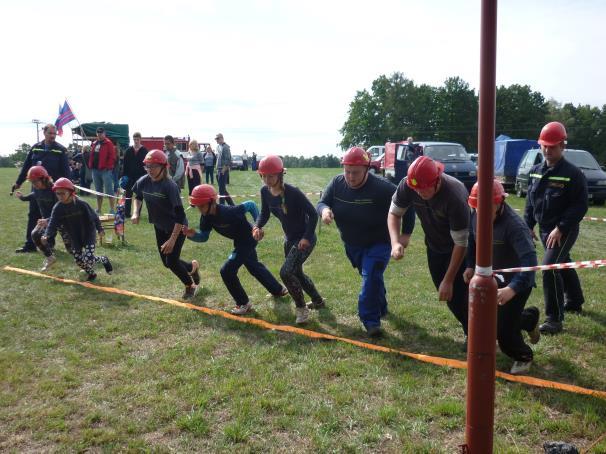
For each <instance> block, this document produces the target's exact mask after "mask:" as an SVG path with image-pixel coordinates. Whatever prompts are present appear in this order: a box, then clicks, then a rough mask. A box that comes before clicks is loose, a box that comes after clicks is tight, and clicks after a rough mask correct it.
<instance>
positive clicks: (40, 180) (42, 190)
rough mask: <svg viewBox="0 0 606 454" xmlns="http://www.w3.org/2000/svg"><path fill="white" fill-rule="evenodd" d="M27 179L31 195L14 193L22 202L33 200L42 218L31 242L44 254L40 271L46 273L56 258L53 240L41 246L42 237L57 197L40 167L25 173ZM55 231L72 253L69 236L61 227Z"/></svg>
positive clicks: (51, 182)
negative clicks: (31, 188) (30, 186)
mask: <svg viewBox="0 0 606 454" xmlns="http://www.w3.org/2000/svg"><path fill="white" fill-rule="evenodd" d="M27 179H28V181H30V182H31V183H32V186H33V191H32V192H31V194H28V195H26V196H24V195H23V194H22V193H21V192H20V191H17V192H16V193H15V196H16V197H17V198H19V200H22V201H24V202H29V201H30V200H32V199H34V200H35V201H36V203H37V204H38V208H39V209H40V214H41V215H42V217H41V218H40V219H38V222H37V223H36V227H34V230H32V232H31V235H32V241H33V242H34V244H35V245H36V247H37V248H38V249H40V250H41V251H42V253H43V254H44V257H45V259H44V263H43V265H42V268H41V269H40V271H47V270H48V269H49V268H50V267H51V266H52V265H53V264H54V263H55V262H56V261H57V258H56V257H55V255H54V251H53V247H54V245H55V242H54V238H53V240H52V241H50V242H49V244H42V241H41V239H42V235H43V234H44V231H45V230H46V226H47V225H48V218H50V215H51V212H52V211H53V207H54V206H55V204H56V203H57V197H56V196H55V193H54V192H53V189H52V188H53V179H52V178H51V176H50V175H49V174H48V172H47V171H46V169H45V168H44V167H42V166H33V167H30V169H29V170H28V171H27ZM57 230H58V231H59V234H60V235H61V238H62V239H63V244H65V249H66V250H67V252H68V253H70V254H71V253H72V246H71V241H70V239H69V235H68V234H67V232H66V231H65V229H64V228H63V227H62V226H58V228H57Z"/></svg>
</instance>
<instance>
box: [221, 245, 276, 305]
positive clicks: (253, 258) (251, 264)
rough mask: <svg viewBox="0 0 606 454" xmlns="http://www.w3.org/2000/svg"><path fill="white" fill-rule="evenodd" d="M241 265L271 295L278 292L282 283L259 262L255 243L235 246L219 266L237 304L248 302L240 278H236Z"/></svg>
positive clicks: (224, 281)
mask: <svg viewBox="0 0 606 454" xmlns="http://www.w3.org/2000/svg"><path fill="white" fill-rule="evenodd" d="M242 265H244V267H245V268H246V269H247V270H248V272H249V273H250V274H251V275H252V276H253V277H254V278H255V279H256V280H257V281H259V282H260V283H261V285H263V287H265V288H266V289H267V290H269V292H270V293H271V294H272V295H279V294H280V292H281V291H282V284H280V283H279V282H278V281H277V279H276V278H275V277H274V276H273V274H271V272H270V271H269V270H268V269H267V268H266V267H265V265H263V264H262V263H261V262H259V259H258V258H257V249H256V245H255V246H250V247H237V248H236V249H234V251H233V252H232V253H231V254H230V256H229V258H228V259H227V261H226V262H225V263H224V264H223V266H222V267H221V278H223V283H224V284H225V286H226V287H227V290H228V291H229V294H230V295H231V296H232V298H233V299H234V300H235V301H236V304H237V305H238V306H243V305H245V304H247V303H248V295H247V294H246V291H244V288H243V287H242V284H241V283H240V279H238V270H239V269H240V267H241V266H242Z"/></svg>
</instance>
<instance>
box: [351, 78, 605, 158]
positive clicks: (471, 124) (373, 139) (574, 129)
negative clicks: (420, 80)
mask: <svg viewBox="0 0 606 454" xmlns="http://www.w3.org/2000/svg"><path fill="white" fill-rule="evenodd" d="M496 107H497V109H496V135H497V136H498V135H500V134H505V135H507V136H510V137H511V138H514V139H536V138H537V137H538V135H539V132H540V130H541V128H542V127H543V125H544V124H545V123H547V122H549V121H561V122H562V123H564V125H566V129H567V130H568V144H569V147H570V148H581V149H585V150H588V151H590V152H592V153H593V154H594V156H596V158H597V159H598V160H599V161H600V162H605V161H606V105H604V106H602V108H598V107H594V106H590V105H577V106H575V105H573V104H572V103H566V104H562V103H560V102H558V101H556V100H553V99H550V100H545V97H544V96H543V95H542V94H541V93H540V92H538V91H533V90H532V89H531V88H530V87H529V86H528V85H518V84H514V85H510V86H508V87H506V86H499V87H497V93H496ZM340 133H341V135H342V137H343V138H342V140H341V142H340V143H339V145H340V147H341V148H342V149H347V148H349V147H351V146H353V145H360V146H363V147H365V148H366V147H369V146H371V145H382V144H384V143H385V142H387V141H400V140H404V139H406V137H407V136H413V137H414V138H415V140H436V141H449V142H458V143H461V144H463V145H464V146H465V148H466V149H467V151H469V152H476V151H477V136H478V95H477V94H476V92H475V90H474V89H472V88H470V86H469V84H468V83H467V82H465V81H464V80H463V79H461V78H460V77H450V78H448V79H446V81H445V82H444V84H443V85H442V86H439V87H433V86H430V85H427V84H421V85H417V84H415V83H414V82H413V81H412V80H410V79H407V78H406V77H405V76H404V75H403V74H402V73H399V72H396V73H393V74H392V75H391V76H389V77H388V76H386V75H381V76H380V77H378V78H377V79H375V80H374V81H373V82H372V86H371V88H370V90H366V89H365V90H361V91H358V92H357V93H356V95H355V96H354V99H353V101H351V103H350V104H349V112H348V117H347V120H346V121H345V123H344V124H343V127H342V128H341V129H340Z"/></svg>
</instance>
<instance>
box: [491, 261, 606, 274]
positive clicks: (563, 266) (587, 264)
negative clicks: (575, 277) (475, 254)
mask: <svg viewBox="0 0 606 454" xmlns="http://www.w3.org/2000/svg"><path fill="white" fill-rule="evenodd" d="M602 266H606V259H602V260H583V261H578V262H568V263H554V264H552V265H537V266H521V267H518V268H503V269H501V270H494V273H523V272H526V271H546V270H567V269H571V268H600V267H602Z"/></svg>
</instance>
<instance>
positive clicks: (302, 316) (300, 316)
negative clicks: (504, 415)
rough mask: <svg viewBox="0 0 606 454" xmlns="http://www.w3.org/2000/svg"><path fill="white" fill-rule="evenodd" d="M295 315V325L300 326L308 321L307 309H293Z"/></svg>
mask: <svg viewBox="0 0 606 454" xmlns="http://www.w3.org/2000/svg"><path fill="white" fill-rule="evenodd" d="M295 314H297V320H296V321H295V323H296V324H297V325H301V324H303V323H305V322H307V320H309V309H307V307H297V308H295Z"/></svg>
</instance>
